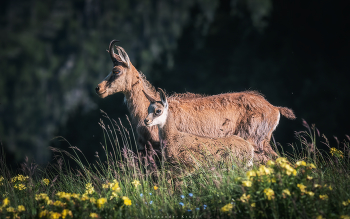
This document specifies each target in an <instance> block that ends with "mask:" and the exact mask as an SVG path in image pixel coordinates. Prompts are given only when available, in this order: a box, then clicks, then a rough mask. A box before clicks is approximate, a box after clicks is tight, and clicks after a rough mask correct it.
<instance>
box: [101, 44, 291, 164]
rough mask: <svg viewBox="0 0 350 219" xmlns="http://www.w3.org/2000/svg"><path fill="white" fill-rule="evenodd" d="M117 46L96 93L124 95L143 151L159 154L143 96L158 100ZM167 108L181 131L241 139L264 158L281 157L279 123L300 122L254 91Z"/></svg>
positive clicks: (181, 98)
mask: <svg viewBox="0 0 350 219" xmlns="http://www.w3.org/2000/svg"><path fill="white" fill-rule="evenodd" d="M116 42H118V41H117V40H112V41H111V43H110V44H109V49H108V52H109V54H110V57H111V59H112V61H113V65H114V66H113V70H112V71H111V72H110V73H109V75H108V76H107V77H106V78H105V79H104V80H103V81H102V82H101V83H100V84H98V86H97V87H96V93H97V94H98V95H99V96H100V97H101V98H105V97H107V96H109V95H112V94H114V93H123V94H124V95H125V102H126V104H127V107H128V110H129V112H130V115H131V121H132V125H133V127H134V128H135V130H136V133H137V145H138V148H139V149H143V148H144V146H145V145H148V146H149V145H152V146H153V148H155V149H158V150H159V148H160V144H159V138H158V128H157V126H152V127H146V126H145V124H144V122H143V120H144V118H145V117H146V116H147V114H146V111H147V108H148V105H149V101H148V100H147V98H146V97H145V96H144V95H143V93H142V90H144V91H145V92H146V93H147V94H149V95H150V96H152V97H153V98H157V99H159V94H158V93H157V92H156V89H155V88H154V87H153V86H152V85H151V84H150V83H149V82H148V81H147V80H146V78H145V76H144V75H143V74H142V73H141V72H139V71H137V70H136V68H135V67H134V66H133V65H132V63H131V62H130V59H129V57H128V55H127V53H126V52H125V51H124V49H123V48H122V47H120V46H116V49H117V51H118V52H117V54H116V53H114V50H113V46H114V44H115V43H116ZM168 103H169V111H171V112H172V114H173V115H174V118H175V125H176V127H177V129H178V130H179V131H181V132H186V133H191V134H194V135H198V136H205V137H211V138H216V137H229V136H233V135H237V136H239V137H242V138H243V139H245V140H247V141H249V142H250V143H252V144H253V145H254V147H255V150H256V151H258V154H259V156H265V155H267V156H273V157H276V156H277V154H276V153H275V152H274V151H273V150H272V148H271V145H270V139H271V135H272V132H273V131H274V130H275V128H276V127H277V125H278V123H279V120H280V114H282V115H283V116H285V117H287V118H289V119H294V118H295V116H294V114H293V112H292V110H290V109H288V108H285V107H276V106H273V105H271V104H270V103H269V102H268V101H267V100H265V98H264V97H263V96H261V95H260V94H259V93H257V92H254V91H245V92H238V93H224V94H218V95H214V96H204V95H198V94H191V93H185V94H174V95H172V96H170V97H168ZM261 152H264V153H261Z"/></svg>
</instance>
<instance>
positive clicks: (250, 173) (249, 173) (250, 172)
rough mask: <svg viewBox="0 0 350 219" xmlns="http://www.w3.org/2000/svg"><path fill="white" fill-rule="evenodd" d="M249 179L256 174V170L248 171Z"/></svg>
mask: <svg viewBox="0 0 350 219" xmlns="http://www.w3.org/2000/svg"><path fill="white" fill-rule="evenodd" d="M246 175H247V177H248V179H250V177H253V176H256V172H255V171H254V170H250V171H248V172H247V173H246Z"/></svg>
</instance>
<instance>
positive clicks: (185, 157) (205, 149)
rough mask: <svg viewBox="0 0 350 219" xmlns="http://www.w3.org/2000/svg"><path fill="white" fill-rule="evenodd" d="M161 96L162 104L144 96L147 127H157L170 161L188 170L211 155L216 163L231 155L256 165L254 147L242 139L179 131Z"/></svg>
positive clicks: (166, 102) (163, 96) (159, 90)
mask: <svg viewBox="0 0 350 219" xmlns="http://www.w3.org/2000/svg"><path fill="white" fill-rule="evenodd" d="M158 92H159V94H160V99H161V101H156V100H155V99H154V98H152V97H150V96H149V95H147V93H145V92H144V94H145V96H146V97H147V99H148V100H149V101H150V105H149V107H148V116H147V117H146V118H145V120H144V122H145V124H146V126H148V127H152V126H158V130H159V139H160V141H161V142H164V145H162V147H163V148H164V152H165V158H166V159H167V160H170V161H173V162H174V161H175V162H178V161H180V162H182V163H184V164H186V166H189V167H193V166H194V163H195V160H203V159H205V158H206V155H208V153H209V154H210V155H213V156H214V158H215V159H216V160H220V159H222V158H226V157H227V156H228V155H229V154H230V153H232V154H234V156H235V157H236V158H238V159H239V160H244V159H246V160H247V165H248V166H251V165H253V157H254V147H253V145H252V144H250V143H249V142H247V141H245V140H244V139H243V138H241V137H238V136H235V135H233V136H229V137H223V138H209V137H202V136H198V135H193V134H189V133H185V132H180V131H178V130H177V127H176V125H175V119H174V117H173V113H172V112H171V110H169V107H168V106H169V105H168V101H167V98H166V96H165V93H164V92H163V90H162V89H160V88H158ZM193 158H195V160H194V159H193Z"/></svg>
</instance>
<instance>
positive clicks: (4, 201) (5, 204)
mask: <svg viewBox="0 0 350 219" xmlns="http://www.w3.org/2000/svg"><path fill="white" fill-rule="evenodd" d="M9 204H10V200H9V199H8V198H5V199H4V200H3V201H2V207H5V206H7V205H9Z"/></svg>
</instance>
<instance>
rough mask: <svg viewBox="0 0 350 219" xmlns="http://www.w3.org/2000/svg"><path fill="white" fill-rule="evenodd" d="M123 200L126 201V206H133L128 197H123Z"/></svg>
mask: <svg viewBox="0 0 350 219" xmlns="http://www.w3.org/2000/svg"><path fill="white" fill-rule="evenodd" d="M122 199H123V200H124V205H131V200H130V199H129V198H128V197H126V196H123V198H122Z"/></svg>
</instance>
